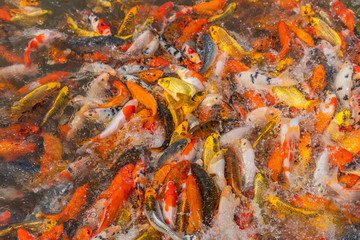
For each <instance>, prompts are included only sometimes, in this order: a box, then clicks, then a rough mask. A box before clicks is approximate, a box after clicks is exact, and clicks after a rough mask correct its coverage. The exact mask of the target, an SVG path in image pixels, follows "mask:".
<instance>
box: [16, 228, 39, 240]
mask: <svg viewBox="0 0 360 240" xmlns="http://www.w3.org/2000/svg"><path fill="white" fill-rule="evenodd" d="M17 235H18V239H19V240H36V239H37V238H36V237H35V236H33V235H32V234H30V233H29V232H28V231H27V230H26V229H24V228H19V229H18V231H17Z"/></svg>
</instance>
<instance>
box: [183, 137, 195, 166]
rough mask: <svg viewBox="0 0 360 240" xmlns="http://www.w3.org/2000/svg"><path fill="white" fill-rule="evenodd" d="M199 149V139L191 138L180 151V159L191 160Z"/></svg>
mask: <svg viewBox="0 0 360 240" xmlns="http://www.w3.org/2000/svg"><path fill="white" fill-rule="evenodd" d="M198 150H199V141H198V140H196V139H191V141H190V142H189V143H188V145H186V147H185V149H184V151H183V152H182V155H181V158H182V160H187V161H189V162H193V160H194V159H195V157H196V153H197V152H198Z"/></svg>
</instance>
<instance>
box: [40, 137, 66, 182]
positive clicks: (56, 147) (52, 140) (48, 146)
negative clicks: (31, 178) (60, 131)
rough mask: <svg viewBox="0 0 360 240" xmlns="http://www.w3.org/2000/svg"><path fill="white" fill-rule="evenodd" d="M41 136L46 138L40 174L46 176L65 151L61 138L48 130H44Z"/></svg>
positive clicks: (41, 176) (42, 176)
mask: <svg viewBox="0 0 360 240" xmlns="http://www.w3.org/2000/svg"><path fill="white" fill-rule="evenodd" d="M40 136H42V137H43V138H44V148H45V153H44V155H43V157H42V159H41V166H40V172H39V176H40V178H46V176H47V175H48V174H49V171H50V169H52V168H53V167H55V165H56V164H58V163H59V161H60V160H61V158H62V155H63V152H64V151H63V146H62V144H61V140H60V139H59V138H57V137H55V136H54V135H52V134H49V133H46V132H42V133H41V134H40Z"/></svg>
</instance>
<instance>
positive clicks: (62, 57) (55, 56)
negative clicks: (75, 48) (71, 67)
mask: <svg viewBox="0 0 360 240" xmlns="http://www.w3.org/2000/svg"><path fill="white" fill-rule="evenodd" d="M70 53H71V50H66V51H62V50H61V49H60V48H58V47H53V48H50V49H49V51H48V56H49V58H51V61H49V62H50V64H52V65H53V64H64V63H67V57H68V56H69V55H70Z"/></svg>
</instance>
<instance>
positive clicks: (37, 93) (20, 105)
mask: <svg viewBox="0 0 360 240" xmlns="http://www.w3.org/2000/svg"><path fill="white" fill-rule="evenodd" d="M60 86H61V84H60V83H58V82H51V83H48V84H44V85H42V86H40V87H38V88H36V89H35V90H33V91H32V92H30V93H28V94H27V95H26V96H25V97H23V98H22V99H20V100H19V101H18V102H15V103H14V105H13V106H12V107H11V111H12V112H19V111H26V110H28V109H30V108H32V107H33V106H34V105H35V104H36V103H38V102H40V101H41V100H42V99H43V98H44V97H45V96H46V95H47V94H48V93H49V92H50V91H51V90H54V89H57V88H59V87H60Z"/></svg>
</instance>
